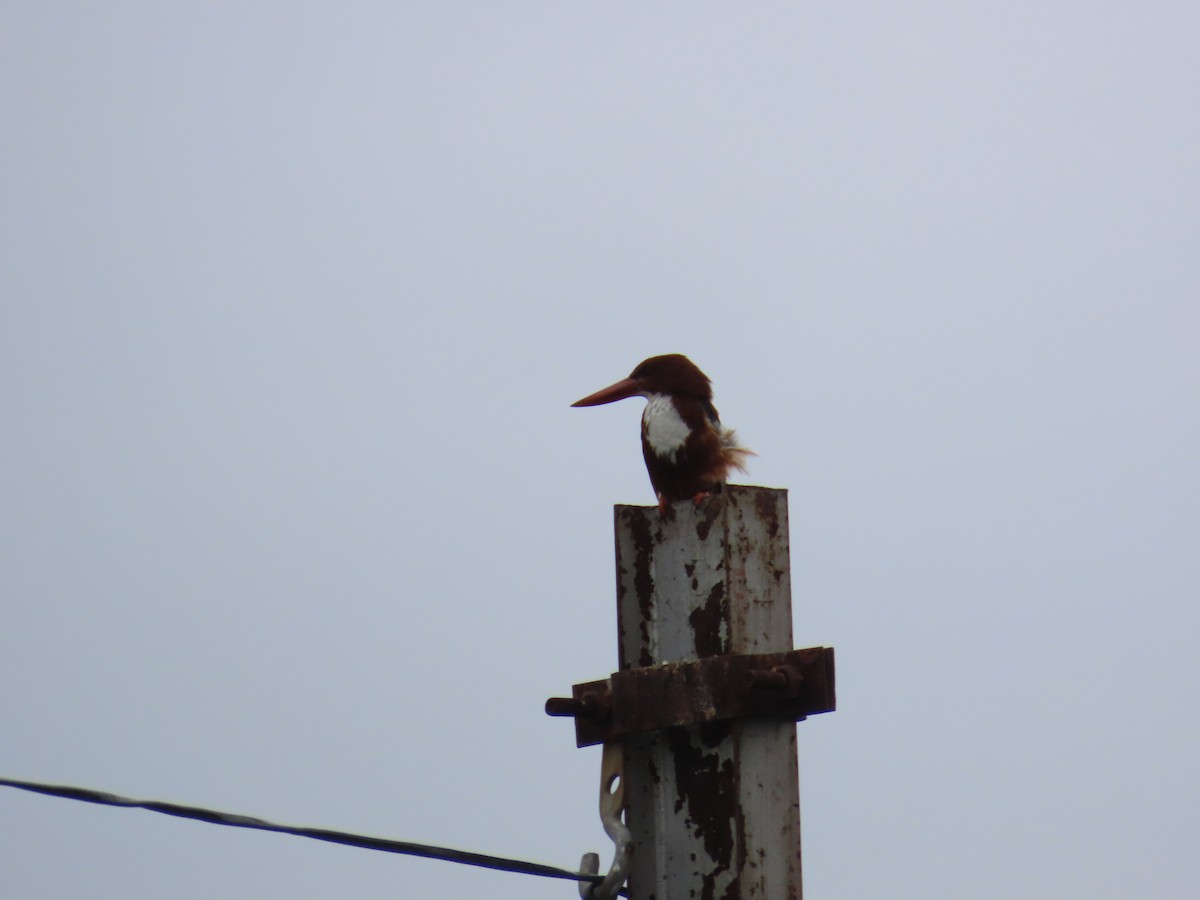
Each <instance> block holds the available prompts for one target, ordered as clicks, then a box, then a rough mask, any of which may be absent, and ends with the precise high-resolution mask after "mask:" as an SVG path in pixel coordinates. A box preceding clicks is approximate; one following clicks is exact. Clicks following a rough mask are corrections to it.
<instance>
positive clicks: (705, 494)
mask: <svg viewBox="0 0 1200 900" xmlns="http://www.w3.org/2000/svg"><path fill="white" fill-rule="evenodd" d="M711 496H712V491H701V492H700V493H698V494H696V495H695V496H694V497H692V502H693V503H694V504H696V508H697V509H699V508H700V504H701V503H703V502H704V501H705V500H707V499H708V498H709V497H711Z"/></svg>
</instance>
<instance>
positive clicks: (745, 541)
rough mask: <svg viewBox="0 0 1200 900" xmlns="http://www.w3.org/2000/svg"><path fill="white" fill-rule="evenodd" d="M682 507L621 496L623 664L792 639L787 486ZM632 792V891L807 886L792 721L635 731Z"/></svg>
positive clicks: (783, 892) (755, 891)
mask: <svg viewBox="0 0 1200 900" xmlns="http://www.w3.org/2000/svg"><path fill="white" fill-rule="evenodd" d="M672 510H673V512H674V516H673V517H672V518H667V519H664V518H663V517H661V516H660V515H659V512H658V509H657V508H655V507H640V506H617V507H616V509H615V516H616V544H617V611H618V628H619V632H620V649H619V656H620V667H621V669H622V670H625V669H631V668H638V667H644V666H653V665H657V664H659V663H666V662H676V661H679V660H686V659H700V658H704V657H709V656H722V655H727V654H740V653H772V652H778V651H786V650H790V649H791V647H792V612H791V576H790V570H789V563H788V522H787V492H786V491H783V490H773V489H769V488H760V487H745V486H735V485H729V486H727V487H726V488H725V490H724V492H723V493H721V494H719V495H716V496H713V497H711V498H709V499H708V500H706V501H704V502H703V503H702V505H701V506H700V507H699V508H698V509H697V508H694V507H693V506H692V504H690V503H686V504H685V503H677V504H675V505H674V506H673V508H672ZM644 701H645V702H646V703H648V704H653V703H655V698H654V697H645V698H644ZM625 802H626V822H627V824H628V826H629V828H630V830H631V831H632V833H633V847H634V851H633V861H632V864H631V868H630V875H629V896H630V900H677V898H687V897H694V898H704V900H751V898H753V900H800V898H801V884H800V801H799V777H798V773H797V762H796V724H795V722H794V721H779V720H769V719H741V720H736V721H726V722H712V723H708V724H702V725H695V726H679V727H674V728H669V729H667V730H664V731H659V732H654V733H651V734H635V735H630V736H628V737H627V738H625Z"/></svg>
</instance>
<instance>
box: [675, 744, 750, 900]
mask: <svg viewBox="0 0 1200 900" xmlns="http://www.w3.org/2000/svg"><path fill="white" fill-rule="evenodd" d="M693 734H694V732H693V730H691V729H686V728H671V729H668V730H667V732H666V736H667V743H668V745H669V746H670V748H671V756H672V757H673V761H674V764H675V788H676V798H675V811H676V812H677V813H678V812H682V811H683V810H684V809H686V810H687V819H688V825H689V826H690V828H691V830H692V832H693V833H694V834H695V836H696V837H697V838H699V839H700V840H701V841H702V842H703V844H704V853H705V855H706V856H707V857H708V860H709V862H710V863H711V865H707V864H701V865H700V866H699V867H698V868H699V869H700V894H699V896H700V897H701V898H703V900H736V898H737V896H738V889H739V888H738V879H737V878H734V879H733V880H732V882H731V883H730V884H728V885H726V887H725V889H724V890H723V891H721V893H720V894H718V893H717V890H718V888H717V884H718V881H719V880H720V877H721V876H722V875H723V874H725V873H727V872H729V871H731V870H733V855H734V853H735V849H734V828H735V825H734V822H735V820H736V818H737V790H736V786H737V779H736V773H735V771H734V765H733V761H732V760H731V759H728V758H726V759H722V754H721V753H720V752H719V751H715V752H710V751H706V750H704V749H703V748H701V747H697V746H695V744H694V743H693V741H692V737H693ZM696 736H697V737H699V735H698V734H696ZM701 742H702V743H703V739H702V738H701ZM693 896H695V894H694V893H693Z"/></svg>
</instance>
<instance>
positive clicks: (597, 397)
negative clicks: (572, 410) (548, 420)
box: [571, 378, 642, 406]
mask: <svg viewBox="0 0 1200 900" xmlns="http://www.w3.org/2000/svg"><path fill="white" fill-rule="evenodd" d="M641 390H642V383H641V382H640V381H638V380H636V379H634V378H623V379H621V380H620V381H618V382H617V383H616V384H610V385H609V386H608V387H606V388H604V389H603V390H600V391H596V393H594V394H589V395H588V396H586V397H584V398H583V399H582V400H576V401H575V402H574V403H572V404H571V405H572V406H600V405H601V404H604V403H615V402H616V401H618V400H624V399H625V398H626V397H634V396H636V395H637V394H639V393H641Z"/></svg>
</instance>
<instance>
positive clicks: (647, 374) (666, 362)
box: [629, 353, 712, 400]
mask: <svg viewBox="0 0 1200 900" xmlns="http://www.w3.org/2000/svg"><path fill="white" fill-rule="evenodd" d="M629 377H630V378H631V379H632V380H634V381H636V382H638V383H639V384H642V385H644V386H645V389H646V391H647V392H648V393H655V394H679V395H683V396H690V397H696V398H697V399H700V400H711V399H712V384H711V382H710V381H709V379H708V376H707V375H705V374H704V373H703V372H701V371H700V369H699V367H698V366H697V365H696V364H695V363H694V362H692V361H691V360H690V359H688V358H687V357H686V356H684V355H683V354H682V353H668V354H666V355H665V356H652V357H650V358H649V359H647V360H645V361H643V362H641V363H639V364H638V366H637V368H635V369H634V370H633V371H632V372H631V373H630V374H629Z"/></svg>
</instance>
